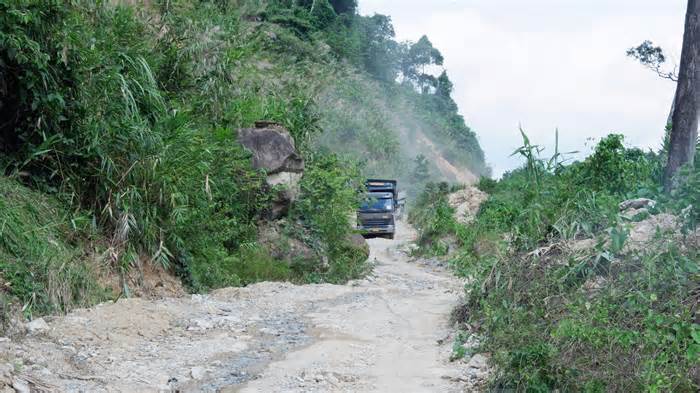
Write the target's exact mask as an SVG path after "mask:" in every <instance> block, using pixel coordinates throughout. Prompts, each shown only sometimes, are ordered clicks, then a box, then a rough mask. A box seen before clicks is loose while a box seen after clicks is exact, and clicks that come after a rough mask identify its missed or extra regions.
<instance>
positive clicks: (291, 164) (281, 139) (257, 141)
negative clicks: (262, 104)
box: [238, 121, 304, 175]
mask: <svg viewBox="0 0 700 393" xmlns="http://www.w3.org/2000/svg"><path fill="white" fill-rule="evenodd" d="M238 142H240V143H241V144H242V145H243V146H244V147H245V148H247V149H248V150H250V151H251V152H252V153H253V167H254V168H256V169H264V170H265V171H266V172H267V174H268V175H273V174H277V173H282V172H292V173H302V172H304V160H303V159H302V158H301V156H300V155H299V153H298V152H297V149H296V146H295V145H294V139H293V138H292V136H291V134H289V131H287V130H286V129H285V128H284V127H282V126H281V125H279V124H277V123H273V122H267V121H259V122H256V123H255V128H241V129H240V130H238Z"/></svg>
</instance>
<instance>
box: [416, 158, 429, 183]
mask: <svg viewBox="0 0 700 393" xmlns="http://www.w3.org/2000/svg"><path fill="white" fill-rule="evenodd" d="M413 163H414V165H415V166H414V167H413V180H414V181H415V182H416V184H424V183H425V182H427V181H428V179H430V169H428V159H427V158H425V156H424V155H422V154H419V155H417V156H416V158H415V159H414V161H413Z"/></svg>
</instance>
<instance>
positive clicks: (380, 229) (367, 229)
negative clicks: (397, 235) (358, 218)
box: [357, 225, 394, 235]
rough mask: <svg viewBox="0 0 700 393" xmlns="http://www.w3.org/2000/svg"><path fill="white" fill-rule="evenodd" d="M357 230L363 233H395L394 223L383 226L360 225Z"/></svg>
mask: <svg viewBox="0 0 700 393" xmlns="http://www.w3.org/2000/svg"><path fill="white" fill-rule="evenodd" d="M357 230H358V231H360V233H362V234H363V235H373V234H376V235H386V234H392V233H394V226H393V225H383V226H363V225H358V226H357Z"/></svg>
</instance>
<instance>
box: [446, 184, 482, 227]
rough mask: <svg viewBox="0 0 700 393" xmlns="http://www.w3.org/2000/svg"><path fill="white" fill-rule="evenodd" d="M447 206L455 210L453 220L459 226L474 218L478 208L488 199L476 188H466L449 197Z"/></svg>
mask: <svg viewBox="0 0 700 393" xmlns="http://www.w3.org/2000/svg"><path fill="white" fill-rule="evenodd" d="M448 198H449V204H450V206H452V207H453V208H454V209H455V219H457V222H459V223H460V224H469V223H471V222H472V221H474V219H475V218H476V214H477V213H478V212H479V207H480V206H481V204H482V203H484V202H485V201H486V200H487V199H488V194H486V193H485V192H483V191H481V190H479V189H478V188H476V187H471V186H467V187H465V188H464V189H462V190H459V191H457V192H453V193H452V194H450V195H449V197H448Z"/></svg>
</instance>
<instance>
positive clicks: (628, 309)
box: [411, 134, 700, 392]
mask: <svg viewBox="0 0 700 393" xmlns="http://www.w3.org/2000/svg"><path fill="white" fill-rule="evenodd" d="M523 138H524V144H523V146H522V147H521V148H520V149H518V151H516V153H515V154H520V155H521V156H523V158H524V161H525V164H524V165H523V166H522V168H520V169H517V170H514V171H512V172H509V173H506V174H505V175H504V176H503V178H502V179H500V180H498V181H494V180H490V179H487V178H483V179H482V180H481V182H480V183H479V184H478V187H479V188H480V189H481V190H482V191H485V192H487V193H488V194H489V199H488V200H487V201H486V202H485V203H484V204H483V205H482V206H481V208H480V210H479V213H478V215H477V217H476V220H475V221H474V222H473V223H471V224H469V225H462V224H459V223H457V221H456V220H455V218H454V209H452V208H451V207H450V205H449V204H448V203H447V195H448V194H449V192H450V191H451V190H450V189H449V187H447V186H446V185H442V186H441V185H431V186H429V187H428V188H427V189H426V191H425V193H424V194H423V195H422V196H421V199H420V200H419V203H418V204H417V206H416V208H415V210H414V211H413V212H412V214H411V219H412V220H413V222H414V223H415V225H416V226H417V227H418V228H419V230H420V235H421V242H422V244H423V245H424V246H423V248H422V252H427V253H439V252H440V251H442V250H441V249H439V248H438V250H437V252H436V251H435V250H434V248H435V246H434V245H435V244H439V243H440V241H441V239H445V238H446V237H449V236H455V237H456V238H457V239H458V243H459V245H460V247H459V249H458V250H457V251H456V252H454V253H452V254H451V255H449V256H448V258H449V259H450V261H451V264H452V266H453V267H454V269H455V271H456V272H457V274H459V275H462V276H465V277H468V278H469V281H468V282H469V283H468V284H467V286H466V293H467V297H466V304H465V305H464V306H463V309H462V310H460V312H458V313H456V315H459V316H460V319H461V322H462V323H463V325H462V326H464V328H465V329H466V327H471V331H472V332H473V333H476V334H478V335H479V336H480V337H481V340H482V341H481V347H480V348H479V350H480V351H483V352H488V353H490V354H491V359H492V362H493V363H494V364H495V365H496V366H497V370H498V371H497V372H496V374H495V375H494V377H493V380H492V387H493V388H496V389H506V390H508V389H513V390H515V391H542V392H545V391H553V390H559V391H588V392H609V391H618V392H622V391H651V392H662V391H685V392H692V391H697V388H698V383H699V380H698V364H699V362H700V352H699V351H700V324H698V323H699V322H700V321H699V320H698V314H697V312H698V310H697V306H698V296H699V294H698V288H699V287H700V269H699V266H698V262H699V261H700V258H699V255H698V244H697V235H696V233H695V231H696V230H697V222H698V221H697V219H698V210H697V207H696V206H698V205H697V203H698V200H697V198H698V195H700V188H698V184H699V183H698V179H700V167H699V166H698V165H695V166H693V167H690V168H686V169H684V170H683V171H682V172H681V174H680V176H679V187H678V188H677V189H676V190H675V191H674V192H673V193H672V194H670V195H669V194H666V193H664V192H663V187H662V184H663V181H662V178H663V175H664V165H665V162H666V160H665V155H666V153H665V152H664V151H661V152H659V153H654V152H644V151H641V150H639V149H635V148H628V147H626V146H625V145H624V140H623V137H622V136H621V135H610V136H608V137H606V138H604V139H602V140H601V141H600V142H599V143H598V145H597V147H596V148H595V151H594V152H593V154H592V155H591V156H590V157H588V158H587V159H585V160H583V161H580V162H573V163H568V164H567V163H566V162H565V161H566V160H565V158H566V157H564V156H562V155H560V154H555V155H554V156H553V157H548V158H546V159H545V158H542V157H540V152H541V148H540V147H538V146H534V145H532V144H530V142H529V140H528V139H527V137H526V136H525V134H523ZM640 197H644V198H650V199H653V200H655V201H656V202H657V203H656V204H655V205H654V204H650V205H648V206H647V207H646V208H643V209H638V210H632V211H631V212H630V211H621V209H620V206H619V204H620V203H621V202H623V201H625V200H630V199H634V198H640ZM421 201H422V202H421ZM428 201H430V202H428ZM665 223H666V224H665ZM642 235H646V236H642ZM456 348H457V350H456V354H457V355H459V354H460V353H462V352H464V350H463V349H462V348H461V346H460V345H456Z"/></svg>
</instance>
